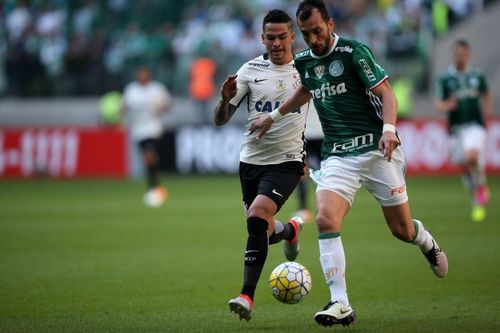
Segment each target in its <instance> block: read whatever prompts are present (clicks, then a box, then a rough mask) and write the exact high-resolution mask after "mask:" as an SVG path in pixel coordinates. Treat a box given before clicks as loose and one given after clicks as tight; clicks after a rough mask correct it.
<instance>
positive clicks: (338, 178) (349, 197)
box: [312, 157, 360, 326]
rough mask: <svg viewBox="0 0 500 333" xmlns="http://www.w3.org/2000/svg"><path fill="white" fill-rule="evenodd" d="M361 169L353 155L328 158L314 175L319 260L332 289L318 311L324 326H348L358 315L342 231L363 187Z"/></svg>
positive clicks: (317, 314) (321, 323)
mask: <svg viewBox="0 0 500 333" xmlns="http://www.w3.org/2000/svg"><path fill="white" fill-rule="evenodd" d="M358 174H359V170H358V167H357V162H356V161H355V158H354V157H349V158H333V157H332V158H329V159H328V160H326V161H324V162H323V163H322V166H321V169H320V170H318V171H317V172H314V173H313V174H312V179H313V180H314V181H315V182H316V184H317V185H318V187H317V190H316V209H317V217H316V224H317V227H318V233H319V235H318V238H319V240H318V243H319V252H320V263H321V267H322V270H323V274H324V277H325V280H326V283H327V285H328V287H329V289H330V300H329V302H328V304H327V305H326V306H325V307H324V309H323V310H322V311H319V312H317V313H316V314H315V316H314V319H315V320H316V322H317V323H318V324H320V325H323V326H332V325H335V324H342V325H349V324H351V323H352V322H354V321H355V319H356V315H355V313H354V311H353V309H352V308H351V306H350V304H349V298H348V296H347V287H346V279H345V270H346V260H345V254H344V247H343V244H342V238H341V236H340V232H341V229H342V223H343V220H344V217H345V215H346V214H347V213H348V212H349V210H350V207H351V204H352V201H353V199H354V195H355V193H356V191H357V190H358V189H359V187H360V183H359V177H358Z"/></svg>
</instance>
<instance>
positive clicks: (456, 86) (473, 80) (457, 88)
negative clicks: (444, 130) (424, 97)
mask: <svg viewBox="0 0 500 333" xmlns="http://www.w3.org/2000/svg"><path fill="white" fill-rule="evenodd" d="M486 92H488V86H487V84H486V79H485V77H484V74H483V73H482V72H481V71H480V70H478V69H475V68H471V69H469V70H467V71H464V72H459V71H458V70H457V69H456V68H455V67H453V66H450V67H449V68H448V69H447V70H446V71H445V72H444V73H442V74H441V75H440V76H439V77H438V79H437V80H436V88H435V93H434V97H435V98H436V99H437V100H446V99H448V98H450V97H456V98H457V99H458V106H457V108H455V110H451V111H450V112H449V113H448V126H449V130H450V132H452V131H453V129H454V127H455V126H458V125H463V124H468V123H475V124H479V125H481V126H484V119H483V113H482V110H481V100H480V97H481V95H482V94H484V93H486Z"/></svg>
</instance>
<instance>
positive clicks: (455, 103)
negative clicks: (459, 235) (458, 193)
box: [434, 39, 493, 222]
mask: <svg viewBox="0 0 500 333" xmlns="http://www.w3.org/2000/svg"><path fill="white" fill-rule="evenodd" d="M469 62H470V46H469V43H468V42H467V41H466V40H463V39H460V40H458V41H456V42H455V45H454V63H453V64H452V65H450V66H449V67H448V69H447V70H446V71H445V72H443V73H442V74H441V75H440V76H439V77H438V79H437V81H436V89H435V101H434V107H435V108H436V110H438V111H439V112H442V113H446V114H447V116H448V130H449V133H450V159H451V161H452V163H457V164H460V165H461V166H462V170H463V176H462V179H463V183H464V186H465V187H466V188H467V189H468V190H469V191H470V192H471V193H472V214H471V217H472V220H473V221H476V222H480V221H482V220H484V218H485V216H486V211H485V205H486V203H487V202H488V199H489V193H488V187H487V186H486V171H485V166H484V145H485V142H486V129H485V117H488V116H490V115H491V114H492V112H493V110H492V109H493V107H492V99H491V95H490V93H489V91H488V86H487V83H486V79H485V77H484V74H483V73H482V72H481V71H480V70H479V69H477V68H472V67H471V66H470V65H469Z"/></svg>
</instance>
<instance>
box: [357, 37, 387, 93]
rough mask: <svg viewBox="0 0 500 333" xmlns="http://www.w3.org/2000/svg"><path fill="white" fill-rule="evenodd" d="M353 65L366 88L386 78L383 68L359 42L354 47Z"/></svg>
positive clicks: (375, 85)
mask: <svg viewBox="0 0 500 333" xmlns="http://www.w3.org/2000/svg"><path fill="white" fill-rule="evenodd" d="M353 65H354V68H355V69H356V72H357V73H358V76H359V77H360V78H361V80H362V81H363V83H364V84H365V86H366V87H367V88H368V89H373V88H375V87H377V86H378V85H379V84H381V83H382V82H384V80H385V79H387V78H388V75H387V73H386V72H385V70H384V69H383V68H382V67H381V66H380V65H379V64H377V63H376V62H375V59H374V58H373V54H372V52H371V51H370V49H369V48H368V47H367V46H366V45H364V44H359V45H358V46H357V47H356V48H355V49H354V52H353Z"/></svg>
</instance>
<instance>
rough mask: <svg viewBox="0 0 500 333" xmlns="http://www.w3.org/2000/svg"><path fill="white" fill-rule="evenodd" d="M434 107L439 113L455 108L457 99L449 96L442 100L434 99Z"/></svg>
mask: <svg viewBox="0 0 500 333" xmlns="http://www.w3.org/2000/svg"><path fill="white" fill-rule="evenodd" d="M433 104H434V109H436V110H437V111H438V112H441V113H448V112H452V111H454V110H456V108H457V106H458V100H457V99H456V98H455V97H450V98H448V99H443V100H434V102H433Z"/></svg>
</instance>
